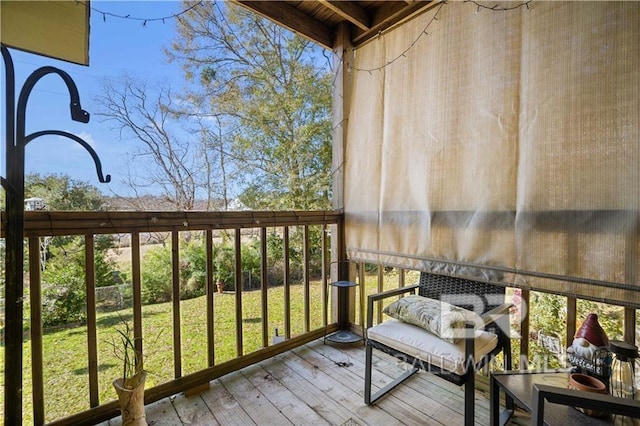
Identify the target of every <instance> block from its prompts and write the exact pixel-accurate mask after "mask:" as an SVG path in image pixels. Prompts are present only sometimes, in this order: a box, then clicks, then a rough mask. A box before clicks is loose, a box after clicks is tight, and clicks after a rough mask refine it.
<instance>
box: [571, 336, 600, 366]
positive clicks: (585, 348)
mask: <svg viewBox="0 0 640 426" xmlns="http://www.w3.org/2000/svg"><path fill="white" fill-rule="evenodd" d="M569 349H573V353H574V354H576V355H577V356H579V357H582V358H584V359H589V360H592V359H593V357H594V355H595V353H596V350H597V349H598V347H597V346H595V345H592V344H591V343H589V341H588V340H587V339H585V338H584V337H576V338H575V339H573V343H572V344H571V347H570V348H569Z"/></svg>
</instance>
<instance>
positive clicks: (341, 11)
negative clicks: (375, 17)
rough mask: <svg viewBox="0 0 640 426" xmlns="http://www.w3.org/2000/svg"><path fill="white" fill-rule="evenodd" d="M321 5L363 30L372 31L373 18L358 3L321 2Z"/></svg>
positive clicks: (322, 0) (328, 0)
mask: <svg viewBox="0 0 640 426" xmlns="http://www.w3.org/2000/svg"><path fill="white" fill-rule="evenodd" d="M319 3H321V4H322V5H323V6H324V7H326V8H327V9H329V10H331V11H333V12H334V13H336V14H337V15H339V16H341V17H342V18H343V19H346V20H347V21H349V22H351V23H352V24H353V25H355V26H356V27H358V28H360V29H361V30H363V31H368V30H369V29H370V25H371V17H370V16H369V14H368V13H367V11H366V10H365V9H363V8H362V7H360V6H358V4H357V3H356V2H347V1H330V0H319Z"/></svg>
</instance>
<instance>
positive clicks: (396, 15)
mask: <svg viewBox="0 0 640 426" xmlns="http://www.w3.org/2000/svg"><path fill="white" fill-rule="evenodd" d="M437 4H438V2H437V1H431V0H427V1H421V0H419V1H414V2H411V3H410V4H407V3H405V2H386V3H385V5H384V6H382V7H381V8H380V9H378V10H377V12H376V14H375V16H374V18H373V22H372V24H371V28H370V29H369V30H367V31H359V32H356V34H355V35H354V37H353V44H354V45H357V44H360V43H363V42H365V41H367V40H369V39H371V38H373V37H375V36H376V35H378V34H379V33H381V32H382V31H385V30H387V29H389V28H391V27H392V26H394V25H396V24H397V23H399V22H402V21H404V20H406V19H407V18H409V17H410V16H413V15H414V14H416V13H418V12H423V11H426V10H428V9H430V8H431V7H433V6H435V5H437Z"/></svg>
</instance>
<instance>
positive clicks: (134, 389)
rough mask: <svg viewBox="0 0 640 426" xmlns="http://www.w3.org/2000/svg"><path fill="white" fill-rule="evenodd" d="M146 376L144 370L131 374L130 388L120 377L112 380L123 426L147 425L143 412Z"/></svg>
mask: <svg viewBox="0 0 640 426" xmlns="http://www.w3.org/2000/svg"><path fill="white" fill-rule="evenodd" d="M146 377H147V372H146V371H142V372H140V373H137V374H136V375H135V376H133V377H132V378H131V380H129V383H132V384H133V386H131V389H130V388H129V387H125V386H124V383H123V382H124V379H122V378H120V379H116V380H114V381H113V387H114V388H115V389H116V393H117V394H118V400H119V401H120V411H121V413H122V424H123V426H125V425H126V426H147V420H146V419H145V413H144V380H145V379H146Z"/></svg>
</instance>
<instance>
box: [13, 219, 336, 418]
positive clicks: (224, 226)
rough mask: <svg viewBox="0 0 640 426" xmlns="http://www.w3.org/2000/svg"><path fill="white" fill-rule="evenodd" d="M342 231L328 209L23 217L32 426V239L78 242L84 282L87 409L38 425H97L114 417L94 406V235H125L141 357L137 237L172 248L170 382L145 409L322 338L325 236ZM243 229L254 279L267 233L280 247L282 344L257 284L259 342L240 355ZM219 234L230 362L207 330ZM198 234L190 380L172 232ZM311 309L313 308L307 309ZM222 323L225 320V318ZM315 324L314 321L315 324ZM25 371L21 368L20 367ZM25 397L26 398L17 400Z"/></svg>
mask: <svg viewBox="0 0 640 426" xmlns="http://www.w3.org/2000/svg"><path fill="white" fill-rule="evenodd" d="M340 226H342V215H341V214H340V213H338V212H334V211H312V212H307V211H305V212H300V211H296V212H26V213H25V228H24V236H25V238H27V239H28V242H29V280H30V291H29V295H30V296H29V297H30V308H31V311H30V312H31V314H30V336H29V337H30V340H31V366H30V368H31V376H32V389H33V390H32V401H33V420H34V424H44V423H45V396H46V392H45V384H44V381H43V370H44V369H45V368H46V367H45V366H44V365H43V363H44V361H43V327H42V300H41V294H42V293H41V265H40V258H41V256H40V249H41V246H40V239H41V238H43V237H49V236H84V241H85V244H84V247H85V265H86V266H85V269H86V271H85V283H86V293H87V298H86V310H87V318H86V332H87V362H86V366H87V368H86V371H87V372H88V374H87V377H88V389H89V395H88V400H89V406H90V407H91V408H90V409H88V410H86V411H83V412H79V413H68V416H66V417H64V418H61V419H46V420H47V421H52V423H53V424H74V425H75V424H92V423H96V422H100V421H104V420H106V419H109V418H111V417H114V416H116V415H117V414H118V405H117V402H116V401H114V400H111V401H102V400H100V398H99V380H98V373H99V371H98V370H99V362H98V338H97V331H98V324H97V315H96V312H97V311H96V299H95V289H96V276H95V273H94V258H95V256H94V245H95V244H94V239H95V236H97V235H100V234H118V235H123V234H124V235H127V236H129V237H130V241H131V243H130V246H131V259H130V261H131V283H132V289H133V308H132V322H133V334H134V337H135V342H136V346H137V348H138V349H139V350H140V351H143V339H142V337H143V325H142V321H143V303H142V296H141V295H142V285H143V283H142V279H141V235H142V234H146V233H170V234H171V248H172V270H173V277H172V279H173V297H172V322H173V324H172V325H171V326H170V328H172V335H173V339H172V341H173V345H172V346H173V348H172V350H173V354H172V359H173V365H174V377H175V378H174V379H173V380H169V381H166V382H163V383H160V384H158V385H156V386H153V387H151V388H148V389H146V391H145V403H147V404H148V403H151V402H154V401H157V400H159V399H162V398H164V397H167V396H170V395H174V394H176V393H179V392H182V391H188V390H190V389H194V388H198V387H200V386H205V385H207V384H208V383H209V382H210V381H211V380H213V379H215V378H217V377H220V376H222V375H224V374H227V373H229V372H232V371H235V370H238V369H241V368H243V367H245V366H248V365H251V364H253V363H256V362H259V361H261V360H264V359H267V358H270V357H273V356H275V355H276V354H279V353H282V352H284V351H287V350H290V349H292V348H294V347H297V346H300V345H302V344H305V343H307V342H309V341H312V340H314V339H317V338H318V337H321V336H322V335H323V334H324V333H327V332H331V331H334V330H335V329H336V326H335V323H333V322H332V321H331V320H327V316H328V312H327V300H328V294H327V282H328V277H327V273H328V271H329V269H330V268H329V266H330V264H331V259H330V238H331V237H330V235H331V234H332V233H334V232H335V235H337V234H338V228H337V227H340ZM293 227H295V228H296V230H298V231H300V232H302V233H303V237H302V241H303V242H302V245H303V248H302V251H303V258H304V260H303V261H302V265H303V269H304V273H303V283H302V285H303V287H304V290H303V294H304V296H303V298H302V299H303V305H304V306H303V308H302V309H303V320H302V322H303V326H302V327H303V332H302V333H297V335H292V333H291V309H292V307H291V300H290V292H289V290H290V281H291V280H290V277H289V273H290V272H289V271H290V270H289V264H290V263H291V259H290V258H289V244H290V242H289V232H290V228H293ZM310 227H320V228H321V230H322V232H321V238H320V245H321V247H316V248H315V250H314V251H315V252H318V251H321V253H322V260H321V262H322V265H323V267H322V277H321V280H322V300H323V301H324V302H323V303H322V315H323V324H322V326H321V327H317V326H316V328H314V329H311V321H310V315H311V312H314V313H317V312H318V311H319V309H320V306H318V305H317V304H318V302H319V301H318V300H317V299H316V300H314V301H312V300H311V298H310V296H309V282H310V275H309V253H310V247H309V244H310V242H309V241H310V239H309V229H310ZM248 229H252V230H254V231H257V232H256V233H257V234H258V235H259V237H258V238H259V240H260V246H261V264H262V265H261V266H262V271H261V281H262V283H266V282H267V233H268V231H271V232H278V235H280V236H281V237H282V241H283V246H284V249H283V254H282V256H283V258H284V261H283V264H284V277H283V282H284V284H283V287H284V297H285V301H284V306H285V312H284V326H283V328H284V330H282V332H283V333H282V334H283V335H284V336H285V337H286V339H285V340H284V342H280V343H277V344H271V343H270V337H271V332H272V330H270V329H269V323H268V321H267V318H268V317H269V314H270V312H269V305H268V303H267V287H268V286H267V285H264V284H261V287H260V292H261V304H260V311H261V313H260V315H261V317H260V321H261V322H262V333H261V334H262V336H261V344H260V345H258V346H259V347H260V348H259V349H258V350H254V351H251V352H249V353H247V351H246V350H245V348H244V347H243V330H244V323H243V311H242V309H243V303H242V300H243V290H242V285H241V276H242V259H241V239H242V238H243V235H244V234H245V233H246V232H247V230H248ZM220 230H224V231H226V232H228V233H229V234H230V235H231V236H232V240H233V246H234V247H235V283H236V285H235V290H234V293H235V294H234V296H233V297H234V298H235V330H236V331H235V339H236V358H235V359H232V360H230V361H229V360H227V361H225V362H222V363H216V360H215V355H214V354H215V350H214V349H215V342H214V327H215V324H216V322H217V321H219V319H218V318H216V316H215V315H214V309H213V307H214V293H215V282H214V277H213V272H212V265H213V264H214V259H213V251H214V250H213V244H214V243H213V239H214V233H215V232H219V231H220ZM196 231H197V232H200V233H204V235H205V237H204V242H205V245H206V263H207V265H208V267H207V271H206V310H207V312H206V321H207V332H206V336H203V339H205V338H206V340H207V363H208V367H207V368H204V369H203V370H201V371H197V372H195V373H191V374H183V371H182V364H181V363H182V359H183V354H182V352H181V351H182V345H181V312H180V307H181V304H180V293H179V292H180V288H179V280H180V276H179V268H180V252H179V244H178V242H179V240H180V234H181V233H184V232H196ZM312 303H313V306H312ZM225 320H228V319H225ZM316 323H317V321H316ZM26 368H29V366H26ZM25 397H27V398H28V397H29V395H25Z"/></svg>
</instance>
